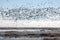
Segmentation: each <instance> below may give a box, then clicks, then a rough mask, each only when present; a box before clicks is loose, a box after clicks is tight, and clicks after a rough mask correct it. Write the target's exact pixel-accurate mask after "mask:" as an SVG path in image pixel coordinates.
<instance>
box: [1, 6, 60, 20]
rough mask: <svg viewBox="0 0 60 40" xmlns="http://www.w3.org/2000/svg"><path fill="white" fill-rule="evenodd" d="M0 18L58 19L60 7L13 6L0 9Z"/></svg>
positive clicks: (59, 18) (59, 17)
mask: <svg viewBox="0 0 60 40" xmlns="http://www.w3.org/2000/svg"><path fill="white" fill-rule="evenodd" d="M0 19H4V20H60V8H53V7H48V8H32V9H31V8H25V7H19V8H13V9H7V10H4V9H3V8H2V9H0Z"/></svg>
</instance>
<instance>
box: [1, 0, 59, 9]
mask: <svg viewBox="0 0 60 40" xmlns="http://www.w3.org/2000/svg"><path fill="white" fill-rule="evenodd" d="M20 6H22V7H30V8H32V7H35V8H36V7H60V0H0V7H3V8H15V7H20Z"/></svg>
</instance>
